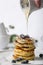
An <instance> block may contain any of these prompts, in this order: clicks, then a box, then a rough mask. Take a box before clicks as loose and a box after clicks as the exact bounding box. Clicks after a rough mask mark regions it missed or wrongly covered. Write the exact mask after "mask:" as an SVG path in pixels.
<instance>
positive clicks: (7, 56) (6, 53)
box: [0, 45, 43, 65]
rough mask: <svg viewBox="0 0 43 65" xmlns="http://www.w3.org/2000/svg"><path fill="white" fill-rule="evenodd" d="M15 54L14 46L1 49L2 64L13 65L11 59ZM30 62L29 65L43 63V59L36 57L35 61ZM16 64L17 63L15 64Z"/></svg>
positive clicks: (0, 61) (0, 63)
mask: <svg viewBox="0 0 43 65" xmlns="http://www.w3.org/2000/svg"><path fill="white" fill-rule="evenodd" d="M12 54H13V46H12V47H11V45H10V47H8V48H6V49H5V50H3V51H0V65H13V64H12V63H11V62H10V61H11V56H12ZM29 62H30V63H29V64H28V65H33V64H34V65H39V64H40V65H41V64H43V59H41V58H38V57H37V58H36V59H35V60H34V61H29ZM14 65H15V64H14Z"/></svg>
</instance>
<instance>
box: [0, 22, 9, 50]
mask: <svg viewBox="0 0 43 65" xmlns="http://www.w3.org/2000/svg"><path fill="white" fill-rule="evenodd" d="M8 42H9V40H8V35H7V33H6V28H5V26H4V24H3V23H0V50H2V49H3V48H6V46H7V44H8Z"/></svg>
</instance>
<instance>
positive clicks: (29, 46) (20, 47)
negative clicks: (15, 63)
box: [13, 36, 35, 60]
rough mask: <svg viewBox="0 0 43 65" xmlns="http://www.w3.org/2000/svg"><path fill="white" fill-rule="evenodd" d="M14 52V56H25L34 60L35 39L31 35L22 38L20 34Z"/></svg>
mask: <svg viewBox="0 0 43 65" xmlns="http://www.w3.org/2000/svg"><path fill="white" fill-rule="evenodd" d="M14 45H15V48H14V54H13V58H14V59H17V58H21V57H22V58H23V59H24V60H33V59H34V58H35V55H34V49H35V46H34V41H33V40H32V38H30V37H27V36H26V37H25V38H22V37H20V36H18V37H17V38H16V40H15V41H14Z"/></svg>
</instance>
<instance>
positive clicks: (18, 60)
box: [12, 58, 28, 64]
mask: <svg viewBox="0 0 43 65" xmlns="http://www.w3.org/2000/svg"><path fill="white" fill-rule="evenodd" d="M22 60H23V59H22V58H17V59H16V60H12V63H16V62H20V61H21V64H28V60H23V61H22Z"/></svg>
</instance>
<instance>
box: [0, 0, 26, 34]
mask: <svg viewBox="0 0 43 65" xmlns="http://www.w3.org/2000/svg"><path fill="white" fill-rule="evenodd" d="M1 22H4V24H5V26H6V27H7V28H8V29H9V32H8V34H15V33H17V34H21V33H24V34H26V18H25V15H24V12H23V11H22V9H21V7H20V0H0V23H1ZM9 25H14V26H15V29H14V30H12V29H10V28H9Z"/></svg>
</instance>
